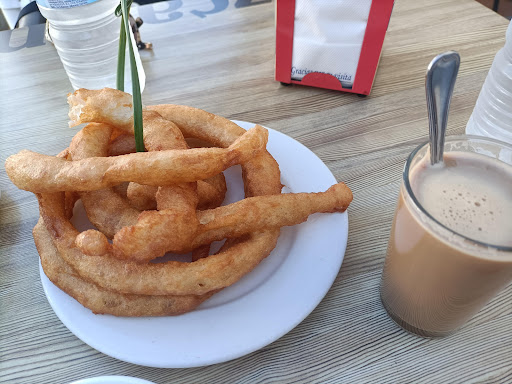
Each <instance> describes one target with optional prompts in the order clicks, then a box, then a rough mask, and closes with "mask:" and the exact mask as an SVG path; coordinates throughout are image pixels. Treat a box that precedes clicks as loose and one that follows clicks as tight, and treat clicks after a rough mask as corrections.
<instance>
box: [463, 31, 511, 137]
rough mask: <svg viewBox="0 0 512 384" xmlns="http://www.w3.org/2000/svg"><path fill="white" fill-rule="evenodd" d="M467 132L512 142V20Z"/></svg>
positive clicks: (468, 124) (470, 119)
mask: <svg viewBox="0 0 512 384" xmlns="http://www.w3.org/2000/svg"><path fill="white" fill-rule="evenodd" d="M466 133H467V134H470V135H479V136H487V137H492V138H494V139H498V140H501V141H505V142H508V143H512V22H511V23H510V24H509V26H508V29H507V36H506V43H505V46H504V47H503V48H502V49H500V50H499V51H498V53H497V54H496V57H495V58H494V61H493V63H492V66H491V69H490V70H489V73H488V74H487V77H486V79H485V82H484V85H483V87H482V90H481V91H480V95H479V96H478V100H477V102H476V105H475V109H474V110H473V113H472V114H471V117H470V118H469V121H468V123H467V125H466Z"/></svg>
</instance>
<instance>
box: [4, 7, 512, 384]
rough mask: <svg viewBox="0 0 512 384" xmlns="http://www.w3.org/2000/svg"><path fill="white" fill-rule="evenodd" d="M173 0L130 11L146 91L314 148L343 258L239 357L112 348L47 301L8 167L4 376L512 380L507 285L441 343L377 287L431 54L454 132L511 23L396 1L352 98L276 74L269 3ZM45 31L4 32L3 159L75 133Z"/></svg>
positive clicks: (28, 218)
mask: <svg viewBox="0 0 512 384" xmlns="http://www.w3.org/2000/svg"><path fill="white" fill-rule="evenodd" d="M182 3H185V2H181V1H180V2H178V1H176V2H171V3H159V4H155V5H149V6H145V7H143V8H141V9H140V10H139V11H140V14H141V15H142V17H143V19H144V20H145V24H144V26H143V27H142V30H141V32H142V36H143V39H144V40H147V41H151V42H152V43H153V44H154V51H153V52H143V62H144V66H145V69H146V75H147V86H146V90H145V92H144V102H145V103H146V104H148V105H151V104H156V103H176V104H186V105H191V106H195V107H199V108H202V109H205V110H208V111H210V112H213V113H216V114H219V115H222V116H226V117H228V118H230V119H238V120H244V121H251V122H257V123H260V124H263V125H266V126H268V127H271V128H274V129H276V130H279V131H281V132H283V133H285V134H287V135H289V136H291V137H293V138H294V139H296V140H298V141H300V142H301V143H303V144H304V145H306V146H307V147H308V148H310V149H311V150H312V151H314V152H315V153H316V154H317V155H318V156H319V157H320V158H321V159H322V160H323V161H324V162H325V164H327V166H328V167H329V168H330V169H331V171H332V172H333V173H334V175H335V176H336V178H337V179H338V180H342V181H345V182H346V183H347V184H348V185H349V186H350V187H351V188H352V190H353V192H354V196H355V197H354V202H353V203H352V205H351V206H350V209H349V220H350V231H349V240H348V248H347V251H346V255H345V260H344V262H343V266H342V268H341V271H340V273H339V275H338V277H337V279H336V281H335V283H334V285H333V286H332V288H331V290H330V291H329V293H328V294H327V296H326V297H325V299H324V300H323V301H322V302H321V303H320V305H319V306H318V307H317V308H316V309H315V310H314V311H313V313H312V314H311V315H310V316H309V317H307V318H306V319H305V320H304V321H303V322H302V323H301V324H299V325H298V326H297V327H296V328H295V329H294V330H292V331H291V332H289V333H288V334H287V335H285V336H283V337H282V338H281V339H279V340H277V341H275V342H274V343H272V344H270V345H268V346H267V347H265V348H263V349H261V350H259V351H257V352H254V353H252V354H250V355H248V356H245V357H242V358H239V359H236V360H233V361H230V362H226V363H222V364H217V365H213V366H208V367H202V368H190V369H154V368H147V367H142V366H136V365H132V364H129V363H125V362H122V361H118V360H116V359H114V358H111V357H109V356H106V355H104V354H102V353H100V352H98V351H96V350H94V349H93V348H91V347H89V346H88V345H86V344H84V343H83V342H82V341H80V340H79V339H78V338H76V337H75V336H74V335H73V334H72V333H71V332H70V331H69V330H68V329H67V328H66V327H65V326H64V325H62V323H61V322H60V321H59V319H58V318H57V317H56V316H55V314H54V312H53V311H52V309H51V308H50V305H49V304H48V301H47V299H46V297H45V295H44V293H43V290H42V287H41V283H40V279H39V268H38V259H37V252H36V250H35V247H34V243H33V239H32V235H31V230H32V227H33V226H34V224H35V223H36V220H37V217H38V209H37V203H36V200H35V198H34V196H33V195H32V194H30V193H27V192H23V191H19V190H18V189H16V188H15V187H14V185H13V184H11V183H10V181H9V180H8V178H7V177H6V174H5V171H4V170H3V169H2V170H1V171H0V182H1V192H2V195H1V199H0V253H1V257H0V284H1V285H0V287H1V290H0V300H1V303H0V323H1V327H0V382H5V383H7V382H8V383H39V384H42V383H52V384H57V383H69V382H71V381H74V380H78V379H81V378H85V377H91V376H100V375H107V374H108V375H128V376H136V377H140V378H144V379H147V380H151V381H154V382H156V383H160V384H161V383H199V382H204V383H235V382H236V383H270V382H275V383H288V382H290V383H292V382H293V383H298V382H301V383H338V382H348V383H352V382H358V383H359V382H379V383H383V382H389V383H399V382H413V381H414V382H430V383H432V382H465V383H467V382H512V326H511V324H512V287H510V286H509V287H508V288H507V289H506V290H505V291H504V292H502V293H501V294H500V295H499V296H498V297H496V298H495V299H494V300H493V301H492V302H491V303H490V304H489V305H487V306H486V307H485V308H484V309H483V310H482V311H481V312H480V313H479V314H478V315H477V316H476V317H475V318H474V319H472V320H471V321H470V322H469V324H467V325H466V326H465V327H464V328H463V329H462V330H460V331H459V332H457V333H456V334H455V335H453V336H450V337H447V338H444V339H440V340H428V339H422V338H419V337H416V336H413V335H410V334H408V333H406V332H404V331H402V330H401V329H400V328H398V327H397V326H396V325H395V324H394V323H393V322H392V321H391V320H390V318H389V317H388V316H387V314H386V312H385V311H384V309H383V307H382V305H381V302H380V299H379V292H378V284H379V279H380V274H381V269H382V265H383V261H384V256H385V249H386V244H387V238H388V235H389V231H390V225H391V221H392V216H393V211H394V206H395V202H396V198H397V194H398V187H399V183H400V177H401V171H402V167H403V164H404V161H405V158H406V156H407V155H408V154H409V152H410V151H411V150H412V149H413V148H414V147H415V146H416V145H418V144H419V143H421V142H423V141H425V140H426V137H427V113H426V106H425V93H424V74H425V70H426V67H427V65H428V63H429V62H430V60H431V59H432V58H433V57H434V56H435V55H436V54H438V53H441V52H443V51H446V50H451V49H453V50H456V51H458V52H459V53H460V55H461V57H462V64H461V67H460V72H459V77H458V80H457V84H456V86H455V91H454V97H453V100H452V104H451V114H450V119H449V129H448V131H449V134H454V133H462V132H463V130H464V127H465V123H466V121H467V120H468V118H469V115H470V113H471V111H472V109H473V106H474V103H475V101H476V98H477V95H478V92H479V90H480V88H481V86H482V83H483V81H484V78H485V75H486V73H487V71H488V69H489V67H490V64H491V62H492V59H493V57H494V55H495V53H496V52H497V51H498V50H499V49H500V48H501V47H502V46H503V44H504V38H505V29H506V26H507V20H505V19H503V18H501V17H500V16H498V15H496V14H494V13H493V12H491V11H490V10H488V9H486V8H484V7H483V6H482V5H480V4H478V3H477V2H474V1H472V0H421V1H420V0H417V1H406V0H398V1H397V3H396V4H395V9H394V13H393V16H392V19H391V23H390V25H389V30H388V33H387V36H386V40H385V44H384V49H383V53H382V58H381V61H380V66H379V69H378V73H377V77H376V80H375V85H374V88H373V91H372V94H371V96H369V97H367V98H360V97H358V96H356V95H349V94H342V93H339V92H334V91H327V90H321V89H314V88H308V87H301V86H291V87H284V86H282V85H280V84H279V83H277V82H275V81H274V80H273V70H274V4H272V3H270V2H266V1H260V2H258V1H253V2H252V3H254V4H252V5H248V4H250V3H251V2H243V1H237V3H236V5H238V6H241V5H245V6H244V7H238V8H237V7H236V6H235V3H234V2H233V1H231V3H230V4H229V6H228V7H227V8H226V9H222V5H221V4H222V2H209V1H206V0H197V1H190V2H189V1H187V2H186V3H187V4H186V5H182ZM41 31H42V30H41V27H34V28H31V29H30V31H28V32H29V33H28V34H29V35H30V41H29V43H28V44H25V45H28V46H29V47H23V42H24V39H25V37H26V36H27V30H19V31H15V32H13V33H11V32H2V33H1V34H0V36H1V40H0V42H1V45H0V52H1V54H0V68H1V70H0V82H1V89H2V96H1V103H0V124H1V126H0V148H1V161H2V162H3V161H4V160H5V158H6V157H7V156H9V155H11V154H13V153H15V152H18V151H19V150H21V149H23V148H28V149H32V150H35V151H38V152H41V153H46V154H56V153H58V152H59V151H60V150H62V149H63V148H64V147H66V146H67V143H69V140H70V139H71V137H72V136H73V134H74V133H75V130H73V129H69V128H67V108H68V107H67V104H66V93H67V92H69V91H71V86H70V84H69V82H68V80H67V77H66V74H65V72H64V70H63V68H62V66H61V64H60V61H59V59H58V56H57V54H56V52H55V50H54V49H53V47H52V46H51V45H49V44H46V45H41V44H42V42H43V40H42V37H41ZM8 40H10V48H8V46H7V45H6V43H5V42H6V41H8ZM20 46H21V47H22V48H20V49H18V48H17V47H20ZM248 332H250V330H249V329H248Z"/></svg>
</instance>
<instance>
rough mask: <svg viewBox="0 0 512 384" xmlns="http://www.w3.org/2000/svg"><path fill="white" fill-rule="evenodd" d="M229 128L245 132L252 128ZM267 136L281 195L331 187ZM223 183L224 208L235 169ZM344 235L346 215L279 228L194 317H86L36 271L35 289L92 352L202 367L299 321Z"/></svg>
mask: <svg viewBox="0 0 512 384" xmlns="http://www.w3.org/2000/svg"><path fill="white" fill-rule="evenodd" d="M236 123H238V124H239V125H240V126H242V127H244V128H246V129H248V128H250V127H252V126H253V125H254V124H250V123H245V122H238V121H237V122H236ZM269 133H270V134H269V141H268V146H267V148H268V150H269V152H270V153H271V154H272V155H273V156H274V157H275V159H276V160H277V162H278V163H279V166H280V169H281V182H282V183H283V184H284V185H285V187H284V188H283V192H319V191H324V190H326V189H327V188H329V187H330V186H331V185H333V184H335V183H336V179H335V178H334V176H333V175H332V173H331V172H330V171H329V169H328V168H327V166H326V165H325V164H324V163H323V162H322V161H321V160H320V159H319V158H318V157H317V156H316V155H315V154H314V153H313V152H311V151H310V150H309V149H307V148H306V147H305V146H303V145H302V144H300V143H298V142H297V141H295V140H293V139H292V138H290V137H288V136H286V135H284V134H282V133H279V132H277V131H274V130H271V129H269ZM225 175H226V181H227V183H228V195H227V196H226V200H225V204H226V203H230V202H233V201H237V200H239V199H241V198H243V184H242V181H241V171H240V167H232V168H230V169H229V170H227V171H226V172H225ZM261 182H263V183H264V182H265V180H261ZM79 229H80V228H79ZM347 234H348V217H347V213H346V212H345V213H343V214H341V213H335V214H315V215H312V216H310V217H309V219H308V221H306V222H305V223H302V224H300V225H297V226H294V227H286V228H283V229H282V230H281V236H280V238H279V242H278V244H277V247H276V248H275V249H274V251H272V253H271V254H270V256H269V257H267V258H266V259H265V260H263V262H261V263H260V264H259V265H258V267H256V268H255V269H254V270H253V271H252V272H251V273H249V274H248V275H246V276H244V277H243V278H242V279H241V280H240V281H238V282H237V283H236V284H233V285H232V286H230V287H228V288H226V289H224V290H222V291H221V292H219V293H217V294H216V295H214V296H213V297H212V298H211V299H210V300H207V301H206V302H204V303H203V304H202V305H201V306H200V307H199V308H198V309H197V310H195V311H193V312H190V313H187V314H184V315H181V316H175V317H153V318H151V317H146V318H120V317H114V316H109V315H94V314H93V313H92V312H91V311H90V310H88V309H87V308H85V307H83V306H82V305H81V304H79V303H78V302H77V301H75V300H74V299H73V298H71V297H70V296H68V295H67V294H66V293H64V292H63V291H61V290H60V289H59V288H57V287H56V286H55V285H53V284H52V283H51V282H50V281H49V280H48V279H47V277H46V275H45V274H44V272H43V271H42V269H41V281H42V284H43V288H44V291H45V293H46V296H47V298H48V301H49V302H50V305H51V306H52V308H53V310H54V311H55V313H56V314H57V316H58V317H59V318H60V320H61V321H62V322H63V323H64V325H65V326H66V327H68V328H69V330H70V331H71V332H73V333H74V334H75V335H76V336H77V337H79V338H80V339H81V340H82V341H84V342H85V343H87V344H89V345H90V346H91V347H93V348H95V349H97V350H98V351H100V352H103V353H105V354H107V355H109V356H112V357H115V358H117V359H119V360H123V361H127V362H130V363H133V364H139V365H145V366H150V367H165V368H178V367H196V366H203V365H209V364H215V363H220V362H224V361H228V360H231V359H235V358H237V357H240V356H243V355H246V354H248V353H251V352H253V351H256V350H258V349H260V348H262V347H264V346H266V345H268V344H270V343H272V342H273V341H275V340H277V339H279V338H280V337H281V336H283V335H284V334H286V333H287V332H289V331H290V330H292V329H293V328H294V327H295V326H297V325H298V324H299V323H300V322H301V321H302V320H304V318H305V317H306V316H308V315H309V314H310V313H311V311H313V309H314V308H315V307H316V306H317V305H318V304H319V303H320V301H321V300H322V298H323V297H324V296H325V294H326V293H327V291H328V290H329V288H330V287H331V285H332V283H333V282H334V279H335V278H336V276H337V274H338V271H339V269H340V267H341V263H342V261H343V256H344V254H345V248H346V245H347Z"/></svg>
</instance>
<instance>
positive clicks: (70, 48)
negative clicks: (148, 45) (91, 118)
mask: <svg viewBox="0 0 512 384" xmlns="http://www.w3.org/2000/svg"><path fill="white" fill-rule="evenodd" d="M118 4H119V0H37V5H38V7H39V10H40V11H41V14H42V15H43V16H44V17H45V18H46V19H47V20H48V22H49V35H50V38H51V40H52V42H53V44H54V45H55V48H56V49H57V52H58V54H59V56H60V59H61V61H62V64H63V65H64V69H65V70H66V73H67V74H68V77H69V80H70V81H71V85H72V86H73V88H74V89H78V88H88V89H100V88H103V87H110V88H115V87H116V72H117V56H118V49H119V48H118V47H119V31H120V27H121V18H120V17H116V15H115V14H114V11H115V9H116V7H117V5H118ZM128 57H129V56H126V58H127V62H128V61H129V60H128ZM125 79H126V80H127V82H126V84H125V90H126V91H128V92H131V81H129V79H130V72H129V71H128V72H125ZM141 85H142V84H141Z"/></svg>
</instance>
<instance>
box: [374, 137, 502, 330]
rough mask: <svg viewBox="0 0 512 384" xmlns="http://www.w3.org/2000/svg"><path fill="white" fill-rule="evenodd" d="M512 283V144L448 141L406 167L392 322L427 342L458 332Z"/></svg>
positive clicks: (386, 278) (396, 230) (392, 249)
mask: <svg viewBox="0 0 512 384" xmlns="http://www.w3.org/2000/svg"><path fill="white" fill-rule="evenodd" d="M511 280H512V145H509V144H507V143H503V142H500V141H497V140H493V139H488V138H483V137H478V136H465V135H463V136H451V137H446V141H445V146H444V161H443V163H438V164H436V165H433V166H432V165H431V164H430V157H429V145H428V143H427V144H424V145H420V146H419V147H418V148H416V149H415V150H414V151H413V152H412V153H411V155H410V156H409V158H408V159H407V162H406V164H405V167H404V172H403V180H402V184H401V187H400V195H399V199H398V205H397V208H396V212H395V218H394V220H393V227H392V230H391V235H390V239H389V244H388V251H387V256H386V261H385V265H384V270H383V274H382V281H381V287H380V293H381V299H382V303H383V305H384V307H385V308H386V310H387V312H388V314H389V315H390V316H391V318H392V319H393V320H394V321H395V322H396V323H397V324H398V325H400V326H401V327H402V328H404V329H405V330H407V331H410V332H413V333H416V334H418V335H421V336H424V337H441V336H446V335H448V334H450V333H453V332H454V331H456V330H457V329H458V328H460V327H461V326H462V325H463V324H464V323H465V322H466V321H467V320H469V319H470V318H471V317H472V316H473V315H474V314H476V313H477V312H478V311H479V310H480V309H481V308H482V307H483V306H484V305H485V304H486V303H487V302H488V301H489V300H490V299H491V298H492V297H493V296H494V295H496V294H497V293H498V292H499V291H500V290H501V289H503V288H504V287H505V286H506V285H507V284H508V283H509V282H510V281H511Z"/></svg>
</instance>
